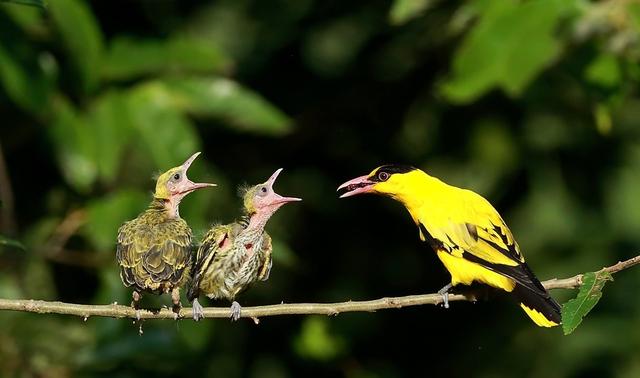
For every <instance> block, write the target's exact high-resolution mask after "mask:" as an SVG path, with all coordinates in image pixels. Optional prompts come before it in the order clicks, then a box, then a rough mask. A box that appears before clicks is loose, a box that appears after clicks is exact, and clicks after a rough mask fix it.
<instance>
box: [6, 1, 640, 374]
mask: <svg viewBox="0 0 640 378" xmlns="http://www.w3.org/2000/svg"><path fill="white" fill-rule="evenodd" d="M33 3H34V4H35V3H36V2H35V1H34V2H33ZM38 4H40V2H38ZM46 5H47V6H48V8H47V9H45V10H42V9H41V8H40V7H36V6H21V5H18V4H8V3H6V2H2V3H1V4H0V104H1V106H0V113H1V114H0V115H1V116H2V127H0V140H1V141H2V152H3V153H4V154H5V156H4V157H5V159H4V160H5V161H6V163H7V173H8V175H9V176H10V177H9V178H10V181H11V186H12V189H13V190H12V191H13V197H14V198H13V201H12V202H13V204H14V206H13V210H14V211H13V213H14V214H13V216H12V217H13V218H15V220H14V222H12V223H14V224H15V225H16V226H17V227H16V228H17V233H15V234H14V233H13V231H12V233H9V231H5V230H0V231H2V233H3V234H6V235H12V238H13V237H15V239H17V240H20V241H21V242H22V243H23V244H24V245H25V246H26V250H25V251H24V252H21V253H2V254H0V259H1V260H2V261H1V263H0V270H1V271H0V277H1V278H0V294H2V295H0V297H7V298H36V299H41V298H42V299H52V300H63V301H69V302H77V303H101V304H103V303H112V302H118V303H129V302H130V301H131V292H130V290H129V288H125V287H124V286H123V285H122V283H121V280H120V277H119V272H118V269H117V266H116V264H115V263H114V261H113V254H114V253H115V251H114V244H115V237H116V232H117V228H118V227H119V226H120V225H121V224H122V223H123V222H125V221H127V220H129V219H131V218H133V217H134V216H136V215H137V214H138V213H139V212H140V211H141V210H142V209H144V208H145V206H147V204H148V201H149V200H150V198H151V191H152V190H153V187H154V180H153V178H154V175H155V174H157V173H159V172H160V171H162V170H165V169H167V168H169V167H172V166H175V165H177V164H180V163H182V162H183V161H184V159H185V158H186V157H188V156H189V155H191V154H192V153H193V152H195V151H202V152H203V153H202V155H201V157H199V158H198V160H197V161H196V162H195V163H194V165H193V167H192V168H191V170H190V172H189V177H190V178H191V179H192V180H194V181H202V182H215V183H218V184H219V186H218V187H216V188H215V189H211V190H207V191H200V192H196V193H193V194H190V195H189V196H188V197H187V198H185V199H184V200H183V202H182V203H181V205H180V214H181V216H182V217H183V218H184V219H185V220H186V221H187V222H188V223H189V225H190V226H191V227H192V229H193V231H194V235H195V237H196V240H199V238H200V237H201V236H202V234H203V233H204V232H205V230H206V229H207V228H208V227H209V226H210V225H211V224H212V223H215V222H230V221H232V220H233V219H234V218H236V217H237V216H238V215H239V205H240V202H239V199H238V198H237V196H236V195H235V192H236V187H237V185H239V184H241V183H244V182H248V183H255V182H258V181H259V180H263V179H264V178H265V177H267V176H268V175H269V174H270V173H271V172H273V171H274V170H275V169H276V168H278V167H284V168H285V171H284V173H283V175H282V176H281V178H279V179H278V184H277V185H276V187H277V191H278V192H280V193H282V194H290V195H295V196H300V197H303V198H304V202H303V203H302V204H301V206H296V207H295V208H293V207H292V208H284V209H283V210H281V211H279V212H278V214H277V215H276V216H275V217H274V218H273V219H272V220H271V221H270V222H269V225H268V227H267V229H268V231H269V232H270V233H271V234H272V236H273V244H274V266H273V270H272V274H271V277H270V279H269V281H268V282H266V283H261V284H259V285H258V284H257V285H255V288H253V289H252V290H250V291H248V292H247V293H246V294H245V293H243V294H242V296H241V297H240V298H239V300H240V303H241V304H242V305H243V306H251V305H257V304H269V303H280V302H282V301H284V302H307V301H309V302H316V301H317V302H326V301H332V300H336V301H342V300H348V299H350V298H353V299H368V298H377V297H381V296H385V295H402V294H405V293H407V294H408V293H418V292H430V291H434V290H435V289H437V288H439V287H441V286H442V284H443V283H444V282H446V280H447V279H448V276H446V274H445V272H444V270H443V269H442V268H441V267H440V266H438V264H436V263H435V261H437V259H436V258H435V257H434V256H433V255H432V254H430V253H429V250H428V249H427V250H424V248H422V247H424V246H423V245H422V244H420V242H419V241H418V240H416V239H417V238H416V234H415V230H414V229H413V227H414V225H413V224H412V222H411V220H410V218H409V217H408V216H407V214H406V213H405V212H404V210H403V209H402V208H401V207H399V206H397V204H394V203H392V202H391V201H384V200H381V199H379V198H367V199H361V200H354V201H353V202H344V201H338V200H337V198H336V195H335V192H334V191H335V188H336V186H337V184H338V183H339V182H342V181H344V180H345V179H347V178H349V177H353V176H354V175H357V174H362V173H364V172H366V171H367V170H369V169H371V168H373V167H374V166H376V165H378V164H381V163H383V162H403V163H408V164H413V165H416V166H419V167H421V168H424V169H426V170H427V171H429V172H431V173H433V174H434V175H436V176H438V177H441V178H443V179H445V180H446V181H447V182H449V183H451V184H454V185H458V186H464V187H469V188H471V189H474V190H475V191H478V192H480V193H481V194H483V195H484V196H485V197H487V198H488V199H489V200H490V201H491V202H492V203H493V204H494V205H495V207H496V208H497V209H498V210H499V211H500V213H501V214H502V216H503V218H504V220H505V221H506V222H507V224H509V226H510V228H511V229H512V231H513V233H514V235H515V238H516V239H517V241H518V242H519V244H520V247H521V249H522V251H523V253H524V255H525V256H526V258H527V262H528V263H529V265H530V267H531V268H532V270H533V271H534V272H535V273H536V275H537V276H538V277H539V278H540V279H542V280H544V279H546V278H549V277H565V276H570V275H574V274H576V273H579V272H585V271H591V270H593V269H594V267H600V266H605V265H609V264H610V263H612V262H614V261H618V260H622V259H625V258H627V257H628V254H629V253H630V251H636V250H640V233H639V232H638V230H639V229H640V201H638V200H637V197H638V195H637V193H638V187H640V179H639V178H638V177H640V176H639V175H638V172H640V153H639V151H640V148H639V146H640V139H639V138H640V130H639V129H638V119H640V96H639V94H638V90H637V89H638V87H639V86H638V84H639V82H640V68H639V67H640V65H639V64H638V63H639V62H640V42H639V41H640V5H638V2H637V1H625V0H610V1H590V2H589V1H587V2H582V1H576V0H570V1H561V0H513V1H511V0H510V1H499V0H478V1H464V2H451V1H435V0H433V1H432V0H394V1H393V2H314V1H310V0H275V1H274V2H263V1H258V0H246V1H233V0H222V1H215V2H211V1H205V0H193V1H188V2H184V1H164V2H148V1H147V2H144V1H143V2H130V3H127V5H126V6H123V5H122V4H117V3H116V2H104V1H92V2H89V1H84V0H55V1H50V2H46ZM283 109H284V110H283ZM3 184H4V183H3ZM3 189H4V188H3ZM3 195H4V194H3ZM9 210H10V209H7V208H6V207H5V208H3V209H2V211H3V214H2V215H3V217H2V223H1V224H0V226H1V227H5V224H4V219H5V216H11V215H10V214H8V213H9V212H10V211H9ZM77 214H84V215H86V216H85V217H81V219H80V222H79V223H78V218H76V217H75V216H76V215H77ZM70 215H73V216H70ZM14 235H15V236H14ZM0 244H1V243H0ZM0 247H1V248H2V249H8V248H15V247H13V246H8V245H0ZM632 269H633V270H631V269H630V270H629V271H624V272H620V273H619V274H617V275H616V284H615V287H612V288H611V290H608V291H607V298H606V301H601V302H599V304H598V306H599V310H598V314H597V316H593V315H592V316H589V317H588V318H584V319H585V321H584V322H583V323H581V325H580V327H581V329H580V332H574V333H573V334H572V337H568V338H562V337H560V336H559V335H558V334H557V332H547V331H545V330H540V329H538V328H536V327H535V326H533V325H532V324H531V323H530V322H529V321H528V319H526V317H525V316H523V314H521V310H520V309H519V308H517V306H513V304H512V303H510V302H509V301H508V300H503V299H502V298H501V297H498V296H493V295H490V296H489V298H488V300H487V301H486V302H485V301H483V302H481V303H478V304H476V305H473V306H472V305H470V304H465V303H460V304H459V306H460V307H459V308H458V307H457V306H456V308H452V309H451V311H449V312H447V313H446V314H445V313H443V312H442V311H441V310H439V309H437V308H432V307H418V308H411V309H401V310H397V311H380V312H378V313H375V314H344V315H340V316H338V317H311V318H308V319H307V318H302V317H276V318H265V319H261V323H260V325H259V326H255V325H254V324H253V323H252V322H250V321H246V322H242V321H241V322H238V323H235V324H229V323H227V322H225V321H207V322H201V323H199V324H195V323H193V322H189V323H188V324H187V322H179V323H178V324H175V323H172V322H145V324H144V335H143V336H142V337H140V336H139V335H138V327H137V325H132V324H131V323H130V322H128V321H124V320H122V319H95V318H91V319H89V320H88V321H87V322H86V323H85V322H78V321H77V320H75V319H69V318H65V317H56V316H49V315H47V316H44V315H29V314H23V313H18V312H2V313H0V317H2V319H0V320H1V321H2V324H3V327H2V329H0V376H25V375H26V376H30V375H39V376H54V377H55V376H58V377H66V376H75V375H79V376H131V375H135V374H138V373H139V374H141V375H153V376H175V375H180V374H184V372H185V371H199V372H203V373H204V374H206V375H216V376H218V375H222V376H230V377H233V376H267V375H268V374H273V375H274V376H304V375H309V372H313V373H314V374H316V375H326V376H347V377H368V376H376V377H397V376H407V375H412V374H413V375H415V371H421V370H418V369H424V366H429V373H430V374H432V375H434V376H483V377H485V376H486V377H489V376H543V377H546V376H629V377H635V376H638V371H639V370H638V366H640V365H639V364H638V361H637V358H636V357H635V355H634V354H633V353H632V351H634V350H637V346H638V345H640V332H637V331H635V330H636V329H637V327H636V323H637V314H638V313H640V302H638V301H633V300H629V296H628V293H630V292H634V290H636V288H637V287H638V285H639V284H640V281H639V278H638V275H637V269H638V268H632ZM594 282H595V281H594ZM594 285H595V283H594ZM583 289H584V290H586V288H583ZM552 294H553V296H554V297H556V298H558V299H559V300H561V301H565V300H568V299H569V298H568V296H569V295H571V294H572V293H571V292H570V291H563V290H557V291H554V292H553V293H552ZM592 296H597V293H595V292H594V293H592ZM585 298H589V295H587V296H586V297H585ZM573 303H576V302H573ZM168 304H169V299H168V298H167V297H166V296H160V297H155V296H151V295H145V296H144V298H143V305H144V306H148V307H160V306H163V305H168ZM183 304H185V305H186V302H185V301H184V299H183ZM212 304H214V305H220V306H227V305H228V303H226V302H212ZM586 304H588V300H585V301H584V303H583V304H582V305H581V306H579V307H580V310H583V309H585V308H586V307H585V305H586ZM461 319H464V321H461ZM573 319H574V321H579V320H580V319H583V318H582V316H578V313H577V312H576V313H575V316H574V317H573ZM470 320H472V321H470ZM434 324H437V325H438V326H437V327H434V326H433V325H434ZM569 324H570V322H565V325H569ZM480 325H481V326H480ZM407 335H416V337H421V338H422V339H424V340H437V341H438V347H439V348H440V349H442V350H447V351H450V352H451V353H448V354H446V353H445V354H444V355H443V354H442V353H440V354H438V353H435V354H433V353H432V354H428V353H427V354H425V353H424V348H422V349H421V348H413V347H411V346H409V345H408V344H407V343H406V339H407ZM611 335H616V337H615V338H612V337H611ZM34 340H35V341H34ZM460 340H464V342H462V343H461V342H460ZM52 346H54V347H52ZM601 361H615V362H616V363H615V364H604V363H601Z"/></svg>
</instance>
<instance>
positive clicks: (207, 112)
mask: <svg viewBox="0 0 640 378" xmlns="http://www.w3.org/2000/svg"><path fill="white" fill-rule="evenodd" d="M165 88H166V89H167V93H168V94H169V95H170V96H171V98H172V101H173V102H174V104H175V105H176V106H177V108H178V109H180V110H182V111H186V112H189V113H192V114H194V115H196V116H208V117H217V118H221V119H222V120H224V121H227V123H228V124H229V125H230V126H234V127H236V128H238V129H241V130H245V131H249V132H253V133H257V134H265V135H282V134H285V133H287V132H289V131H290V130H291V120H290V119H289V117H287V116H286V115H285V114H284V113H282V111H280V110H279V109H278V108H276V107H275V106H273V105H272V104H270V103H269V102H268V101H267V100H265V99H264V98H263V97H261V96H260V95H259V94H257V93H255V92H253V91H251V90H250V89H247V88H245V87H243V86H242V85H240V84H238V83H237V82H235V81H232V80H229V79H223V78H192V79H181V80H169V81H167V82H165Z"/></svg>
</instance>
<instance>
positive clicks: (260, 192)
mask: <svg viewBox="0 0 640 378" xmlns="http://www.w3.org/2000/svg"><path fill="white" fill-rule="evenodd" d="M258 195H260V196H261V197H264V196H266V195H267V187H266V186H261V187H260V189H258Z"/></svg>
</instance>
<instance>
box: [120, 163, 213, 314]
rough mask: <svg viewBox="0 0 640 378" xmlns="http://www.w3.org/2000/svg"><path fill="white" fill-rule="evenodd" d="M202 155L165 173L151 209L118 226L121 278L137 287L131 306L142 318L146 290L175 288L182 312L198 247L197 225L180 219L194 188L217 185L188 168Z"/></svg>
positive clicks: (176, 307)
mask: <svg viewBox="0 0 640 378" xmlns="http://www.w3.org/2000/svg"><path fill="white" fill-rule="evenodd" d="M199 154H200V152H196V153H195V154H193V155H192V156H191V157H190V158H189V159H187V161H185V162H184V164H182V165H180V166H178V167H175V168H171V169H169V170H168V171H166V172H165V173H163V174H161V175H160V177H158V180H157V182H156V190H155V193H154V195H153V201H151V204H150V205H149V208H148V209H147V210H145V211H144V212H143V213H142V214H140V215H139V216H138V217H137V218H136V219H133V220H130V221H128V222H126V223H124V224H123V225H122V226H121V227H120V229H119V230H118V242H117V249H116V259H117V261H118V265H119V266H120V278H121V279H122V282H123V283H124V285H125V286H126V287H133V302H132V303H131V305H132V307H134V308H135V309H136V315H137V317H138V319H139V318H140V312H139V308H138V301H139V300H140V298H141V296H142V292H148V293H152V294H162V293H169V292H171V299H172V301H173V305H174V307H173V309H174V312H176V316H177V312H178V311H179V309H180V286H182V285H183V284H184V283H185V281H186V280H187V278H188V277H189V271H190V269H191V266H192V264H193V250H194V247H193V245H192V242H191V228H189V226H188V225H187V222H185V221H184V219H182V218H180V214H179V212H178V206H179V205H180V201H181V200H182V198H184V197H185V196H186V195H187V194H189V193H191V192H193V191H194V190H197V189H201V188H206V187H210V186H216V185H215V184H207V183H194V182H192V181H191V180H189V179H188V178H187V170H188V169H189V167H190V166H191V163H193V161H194V160H195V158H196V157H198V155H199Z"/></svg>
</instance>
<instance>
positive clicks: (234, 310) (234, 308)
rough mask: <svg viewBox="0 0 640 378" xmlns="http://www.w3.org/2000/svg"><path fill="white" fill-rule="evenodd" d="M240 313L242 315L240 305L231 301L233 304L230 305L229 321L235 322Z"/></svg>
mask: <svg viewBox="0 0 640 378" xmlns="http://www.w3.org/2000/svg"><path fill="white" fill-rule="evenodd" d="M241 313H242V306H240V303H238V302H236V301H233V303H231V316H230V318H231V320H233V321H234V322H235V321H237V320H238V319H240V314H241Z"/></svg>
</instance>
